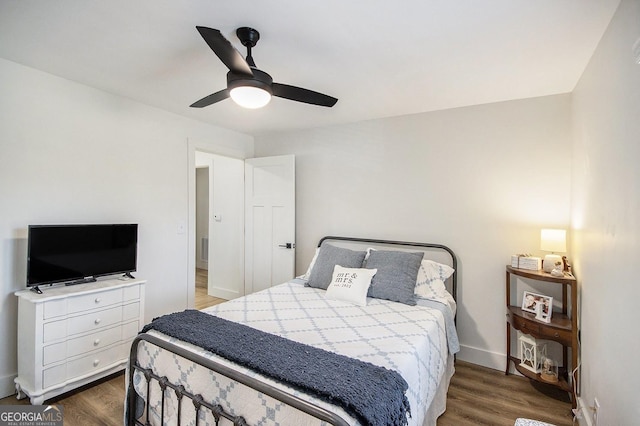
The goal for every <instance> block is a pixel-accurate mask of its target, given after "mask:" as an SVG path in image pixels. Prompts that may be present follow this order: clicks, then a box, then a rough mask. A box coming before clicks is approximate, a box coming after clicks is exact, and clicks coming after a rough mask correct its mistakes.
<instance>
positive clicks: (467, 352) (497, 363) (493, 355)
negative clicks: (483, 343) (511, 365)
mask: <svg viewBox="0 0 640 426" xmlns="http://www.w3.org/2000/svg"><path fill="white" fill-rule="evenodd" d="M457 358H458V359H460V360H462V361H466V362H470V363H472V364H477V365H481V366H483V367H488V368H493V369H494V370H498V371H502V372H504V369H505V367H506V366H507V364H506V363H507V355H506V354H503V353H497V352H490V351H487V350H485V349H480V348H475V347H473V346H465V345H460V352H458V354H457Z"/></svg>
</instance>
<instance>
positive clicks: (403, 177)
mask: <svg viewBox="0 0 640 426" xmlns="http://www.w3.org/2000/svg"><path fill="white" fill-rule="evenodd" d="M570 99H571V98H570V95H559V96H551V97H544V98H535V99H528V100H522V101H513V102H504V103H496V104H489V105H481V106H475V107H469V108H459V109H453V110H447V111H439V112H431V113H424V114H417V115H411V116H403V117H397V118H389V119H382V120H375V121H370V122H364V123H359V124H353V125H345V126H338V127H331V128H323V129H317V130H309V131H297V132H291V133H281V134H273V135H268V136H262V137H257V138H256V141H255V151H256V156H268V155H279V154H295V155H296V170H297V173H296V223H297V226H296V235H297V241H296V243H297V248H296V251H297V261H296V270H297V273H299V274H301V273H304V271H305V270H306V268H307V265H308V263H309V261H310V260H311V257H312V255H313V252H314V248H315V246H316V244H317V242H318V239H319V238H321V237H322V236H323V235H329V234H332V235H350V236H366V237H374V238H387V239H399V240H409V241H429V242H438V243H442V244H445V245H448V246H449V247H451V248H452V249H453V250H454V251H455V252H456V253H457V255H458V257H459V261H460V263H459V265H460V267H459V270H460V287H459V289H460V290H459V304H460V308H459V311H458V312H459V314H458V315H459V316H458V330H459V333H460V337H461V343H462V345H463V351H462V353H461V355H460V358H461V359H465V360H470V361H472V362H476V363H479V364H482V365H486V366H490V367H493V368H497V369H504V365H505V353H506V348H505V339H506V337H505V335H506V332H505V322H506V321H505V307H504V305H505V293H504V275H505V272H504V268H505V264H507V263H508V262H509V259H510V258H509V256H510V255H511V254H513V253H521V252H533V253H538V254H542V253H540V252H539V244H540V241H539V235H540V228H541V227H567V226H568V224H569V218H570V210H569V192H570V158H569V156H570V152H571V128H570Z"/></svg>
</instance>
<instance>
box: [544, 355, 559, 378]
mask: <svg viewBox="0 0 640 426" xmlns="http://www.w3.org/2000/svg"><path fill="white" fill-rule="evenodd" d="M540 378H541V379H542V380H544V381H545V382H549V383H557V382H558V363H557V362H555V361H554V360H553V358H549V357H548V356H546V355H545V356H543V357H542V368H541V370H540Z"/></svg>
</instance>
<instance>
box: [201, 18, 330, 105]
mask: <svg viewBox="0 0 640 426" xmlns="http://www.w3.org/2000/svg"><path fill="white" fill-rule="evenodd" d="M196 29H197V30H198V32H199V33H200V35H201V36H202V38H203V39H204V41H205V42H206V43H207V44H208V45H209V47H210V48H211V50H213V53H215V54H216V55H217V56H218V58H220V60H221V61H222V63H224V64H225V65H226V66H227V68H229V72H228V73H227V88H226V89H223V90H220V91H218V92H216V93H213V94H211V95H209V96H205V97H204V98H202V99H200V100H199V101H196V102H194V103H193V104H191V107H193V108H202V107H206V106H209V105H211V104H214V103H216V102H220V101H222V100H224V99H227V98H228V97H231V99H233V100H234V101H235V102H236V103H237V104H239V105H240V106H243V107H245V108H261V107H263V106H265V105H266V104H268V103H269V101H270V100H271V96H277V97H279V98H285V99H290V100H292V101H298V102H303V103H306V104H313V105H320V106H325V107H332V106H334V105H335V104H336V102H338V99H336V98H334V97H331V96H328V95H324V94H322V93H318V92H314V91H313V90H308V89H303V88H301V87H296V86H290V85H288V84H280V83H274V82H273V79H272V78H271V76H270V75H269V74H267V73H266V72H264V71H261V70H259V69H258V68H257V67H256V64H255V62H254V61H253V57H252V56H251V48H253V47H254V46H255V45H256V43H257V42H258V40H259V39H260V33H259V32H258V31H257V30H254V29H253V28H249V27H241V28H238V29H237V30H236V35H237V36H238V38H239V39H240V42H241V43H242V45H243V46H246V47H247V59H246V60H245V59H244V58H243V57H242V55H241V54H240V52H238V51H237V50H236V48H235V47H233V45H232V44H231V42H229V40H227V39H226V38H225V37H224V36H223V35H222V33H221V32H220V31H219V30H216V29H213V28H207V27H196Z"/></svg>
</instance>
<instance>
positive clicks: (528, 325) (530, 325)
mask: <svg viewBox="0 0 640 426" xmlns="http://www.w3.org/2000/svg"><path fill="white" fill-rule="evenodd" d="M513 322H514V324H513V326H514V327H515V328H516V329H518V330H520V331H522V332H523V333H527V334H531V333H533V334H537V333H539V332H540V326H539V325H538V324H536V323H535V322H533V321H529V320H527V319H525V318H522V317H518V316H514V317H513Z"/></svg>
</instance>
